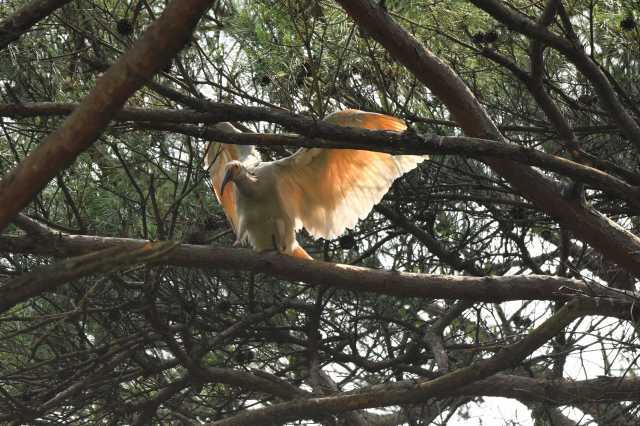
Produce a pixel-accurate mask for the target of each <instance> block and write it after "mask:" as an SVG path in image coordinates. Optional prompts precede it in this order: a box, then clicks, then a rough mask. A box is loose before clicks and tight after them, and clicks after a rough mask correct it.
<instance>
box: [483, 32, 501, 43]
mask: <svg viewBox="0 0 640 426" xmlns="http://www.w3.org/2000/svg"><path fill="white" fill-rule="evenodd" d="M499 36H500V34H498V32H497V31H496V30H491V31H489V32H488V33H487V34H485V36H484V39H485V40H486V41H487V43H495V42H496V41H498V37H499Z"/></svg>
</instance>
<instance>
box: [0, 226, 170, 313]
mask: <svg viewBox="0 0 640 426" xmlns="http://www.w3.org/2000/svg"><path fill="white" fill-rule="evenodd" d="M49 236H51V234H49ZM54 238H55V237H54ZM178 244H179V243H176V242H169V243H146V244H144V245H136V246H128V247H127V246H120V247H112V248H108V249H105V250H101V251H98V252H95V253H90V254H85V255H81V256H79V257H75V258H72V259H68V260H63V261H61V262H58V263H54V264H52V265H48V266H43V267H41V268H38V269H36V270H34V271H32V272H29V273H27V274H24V275H21V276H20V277H19V278H16V279H15V280H13V281H10V282H9V283H7V284H5V285H3V286H2V287H0V313H2V312H4V311H6V310H7V309H9V308H11V307H12V306H13V305H15V304H16V303H19V302H22V301H24V300H27V299H28V298H30V297H34V296H37V295H38V294H41V293H43V292H45V291H49V290H53V289H54V288H56V287H57V286H59V285H60V284H63V283H66V282H68V281H71V280H75V279H78V278H81V277H86V276H88V275H94V274H98V273H105V272H111V271H117V270H120V269H122V268H126V267H127V266H130V265H135V264H137V263H142V262H153V261H158V260H160V259H162V258H164V257H165V256H166V255H167V254H169V253H171V252H172V251H173V250H174V249H175V248H176V247H177V246H178Z"/></svg>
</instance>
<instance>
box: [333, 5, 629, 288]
mask: <svg viewBox="0 0 640 426" xmlns="http://www.w3.org/2000/svg"><path fill="white" fill-rule="evenodd" d="M471 1H472V3H474V4H479V3H491V4H494V3H496V2H494V1H493V0H471ZM338 3H340V5H341V6H342V7H343V8H344V10H345V11H346V12H347V14H349V16H350V17H351V18H352V19H353V20H354V21H355V22H356V23H357V24H358V25H360V26H361V27H362V28H363V29H364V30H365V31H366V32H367V34H369V35H370V36H371V37H372V38H374V39H375V40H376V41H377V42H378V43H380V44H381V45H382V46H383V47H384V48H385V49H386V50H387V51H388V52H389V54H390V55H391V56H392V57H393V58H394V59H396V60H397V61H398V62H400V63H401V64H403V65H404V66H405V67H406V68H407V70H409V71H410V72H411V73H412V74H413V75H414V76H416V78H417V79H418V80H419V81H420V82H422V83H423V84H424V85H425V86H426V87H427V88H428V89H429V90H430V91H431V92H432V93H433V94H434V95H435V96H436V97H438V99H440V100H441V101H442V102H443V103H444V104H445V105H446V107H447V109H448V110H449V112H450V113H451V115H452V117H453V118H454V119H455V120H456V122H457V123H458V124H460V126H461V128H462V130H463V131H464V132H465V134H466V135H467V136H470V137H479V138H484V139H494V140H503V137H502V135H501V134H500V132H499V131H498V129H497V127H496V126H495V124H494V123H493V121H492V120H491V118H490V117H489V116H488V115H487V112H486V111H485V110H484V109H483V108H482V106H481V105H480V103H479V102H478V101H477V99H475V97H474V96H473V94H472V93H471V91H470V90H469V88H468V87H467V85H466V84H465V83H464V82H463V81H462V80H461V79H460V78H459V77H458V76H457V75H456V73H455V72H454V71H453V70H452V69H451V68H450V67H449V66H447V65H446V64H445V63H444V62H443V61H442V60H440V59H439V58H437V57H436V56H435V55H434V54H433V53H432V52H430V51H429V50H427V49H426V48H425V47H424V46H423V45H422V44H421V43H420V42H419V41H418V40H417V39H416V38H415V37H413V36H412V35H411V34H410V33H409V32H408V31H407V30H406V29H404V28H403V27H402V26H401V25H400V24H398V22H396V21H395V20H394V19H393V18H392V17H391V16H390V14H389V13H387V12H386V11H385V10H384V9H383V8H382V7H380V6H379V5H378V3H376V2H373V1H371V0H338ZM499 7H500V8H501V10H502V9H505V8H504V7H503V6H501V5H499ZM505 10H506V9H505ZM507 12H508V13H509V19H511V12H509V11H508V10H507ZM501 13H502V12H501ZM521 20H524V19H523V18H522V19H521ZM510 24H512V22H511V21H510V22H509V23H508V24H507V25H510ZM527 25H530V26H534V27H536V31H544V32H545V33H551V32H550V31H548V30H547V29H546V28H545V27H543V26H540V25H537V26H536V25H535V24H533V23H530V22H529V21H527ZM554 37H556V35H554ZM543 41H545V40H543ZM607 84H608V83H607ZM624 114H625V115H626V116H627V117H628V114H626V113H624ZM622 124H625V126H626V124H627V122H626V121H625V122H624V123H622ZM618 125H619V126H620V125H621V122H618ZM629 126H632V127H633V126H635V127H637V125H635V123H633V124H629ZM629 126H626V127H629ZM621 129H622V127H621ZM626 130H628V129H626ZM626 130H625V133H627V132H626ZM632 133H633V132H632ZM638 133H640V132H638ZM627 136H628V137H629V138H631V137H632V136H630V134H628V133H627ZM636 140H637V141H640V135H639V136H638V137H636ZM484 161H485V162H486V163H487V164H489V166H491V167H492V168H493V169H495V170H496V171H497V172H498V173H500V174H501V175H502V176H503V177H504V178H505V179H506V180H507V181H508V182H509V183H510V184H511V185H512V186H513V187H514V188H515V189H516V190H518V191H520V193H522V194H523V195H524V196H525V197H527V198H528V199H529V200H530V201H532V202H533V203H534V204H535V205H536V206H538V208H540V210H542V211H543V212H545V213H546V214H548V215H550V216H552V217H554V218H555V219H556V220H557V221H558V222H560V223H561V224H562V225H563V226H565V227H566V228H567V229H569V230H570V231H571V232H572V233H573V234H575V235H576V236H578V237H579V238H581V239H582V240H583V241H585V242H587V243H588V244H589V245H591V246H592V247H594V248H595V249H596V250H598V251H600V253H602V254H603V255H605V256H607V257H609V258H610V259H612V260H614V261H615V262H616V263H617V264H619V265H621V266H622V267H623V268H624V269H626V270H627V271H629V272H631V273H632V274H633V275H635V276H636V277H640V257H639V256H638V255H630V253H640V239H638V237H636V236H635V235H633V234H631V233H630V232H628V231H626V230H624V229H623V228H621V227H620V226H618V225H617V224H616V223H614V222H613V221H611V220H609V219H608V218H606V217H604V216H602V215H600V214H599V213H597V212H596V211H594V210H593V209H592V208H591V207H590V206H588V205H587V204H586V203H585V202H584V201H583V200H582V199H580V198H579V197H575V196H571V195H570V194H569V193H567V192H566V188H565V187H564V186H563V185H559V184H558V183H557V182H554V181H552V180H551V179H549V178H547V177H545V176H544V175H542V174H541V173H540V172H538V171H537V170H535V169H533V168H531V167H525V166H521V165H518V164H515V163H513V162H510V161H504V160H496V159H493V158H484Z"/></svg>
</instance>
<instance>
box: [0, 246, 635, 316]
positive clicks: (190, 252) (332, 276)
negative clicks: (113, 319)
mask: <svg viewBox="0 0 640 426" xmlns="http://www.w3.org/2000/svg"><path fill="white" fill-rule="evenodd" d="M144 244H148V241H145V240H134V239H127V238H109V237H93V236H82V235H69V234H61V235H59V234H48V235H46V236H39V237H30V236H12V235H0V251H4V252H10V253H11V252H13V253H24V254H37V255H47V256H65V257H66V256H69V255H80V254H86V253H91V252H94V251H98V250H103V249H106V248H111V247H116V246H126V247H139V246H141V245H144ZM163 263H165V264H168V265H174V266H183V267H195V268H203V269H227V270H240V271H254V272H256V273H264V274H268V275H272V276H277V277H282V278H286V279H290V280H292V281H301V282H306V283H309V284H319V285H326V286H328V287H339V288H345V289H351V290H361V291H369V292H374V293H380V294H387V295H391V296H401V297H424V298H436V299H464V300H474V301H486V302H502V301H506V300H528V299H531V300H558V301H568V300H570V299H571V297H572V296H574V295H576V294H578V295H579V294H585V295H588V296H597V297H601V298H605V299H607V300H609V299H611V298H621V299H627V300H635V297H636V293H632V292H625V291H622V290H616V289H610V288H607V287H603V286H600V285H598V284H595V283H589V284H586V283H583V282H582V281H579V280H572V279H567V278H560V277H551V276H536V275H528V276H522V275H515V276H505V277H498V276H486V277H469V276H446V275H429V274H417V273H404V272H397V271H384V270H375V269H368V268H362V267H357V266H349V265H339V264H333V263H327V262H317V261H313V260H305V259H299V258H295V257H291V256H286V255H281V254H278V253H271V252H269V253H260V252H259V251H258V250H249V249H238V248H232V247H224V246H212V247H204V246H194V245H187V244H183V245H181V246H179V247H178V248H176V249H175V250H174V251H173V252H172V253H171V254H169V256H168V257H167V258H166V259H165V260H163ZM626 314H627V313H625V312H621V313H620V315H626Z"/></svg>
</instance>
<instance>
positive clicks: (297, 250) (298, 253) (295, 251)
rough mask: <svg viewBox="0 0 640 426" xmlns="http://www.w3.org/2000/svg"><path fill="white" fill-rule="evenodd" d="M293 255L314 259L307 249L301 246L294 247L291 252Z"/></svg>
mask: <svg viewBox="0 0 640 426" xmlns="http://www.w3.org/2000/svg"><path fill="white" fill-rule="evenodd" d="M291 256H293V257H301V258H302V259H313V257H311V256H309V255H308V254H307V252H306V251H304V249H303V248H302V247H300V246H298V247H296V248H294V249H293V251H292V252H291Z"/></svg>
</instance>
